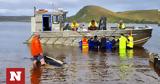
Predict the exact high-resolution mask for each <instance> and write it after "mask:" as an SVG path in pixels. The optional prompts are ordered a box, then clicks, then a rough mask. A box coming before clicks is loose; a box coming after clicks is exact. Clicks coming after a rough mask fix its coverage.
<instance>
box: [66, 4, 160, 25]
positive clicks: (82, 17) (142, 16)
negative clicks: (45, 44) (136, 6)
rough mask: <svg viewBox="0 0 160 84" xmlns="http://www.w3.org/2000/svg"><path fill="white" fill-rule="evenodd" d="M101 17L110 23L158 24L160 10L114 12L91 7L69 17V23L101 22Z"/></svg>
mask: <svg viewBox="0 0 160 84" xmlns="http://www.w3.org/2000/svg"><path fill="white" fill-rule="evenodd" d="M101 16H106V17H107V18H108V22H118V21H119V20H121V19H122V20H124V21H125V22H135V23H157V22H158V21H159V20H160V19H158V10H139V11H125V12H112V11H111V10H107V9H105V8H102V7H99V6H94V5H89V6H85V7H83V8H82V9H80V11H79V12H78V13H77V14H76V15H74V16H71V17H69V18H68V21H73V20H76V21H80V22H89V21H91V20H92V19H95V20H96V21H99V18H100V17H101Z"/></svg>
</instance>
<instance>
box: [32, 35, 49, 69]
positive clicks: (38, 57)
mask: <svg viewBox="0 0 160 84" xmlns="http://www.w3.org/2000/svg"><path fill="white" fill-rule="evenodd" d="M39 38H40V35H39V34H38V33H35V34H34V36H33V37H32V40H31V45H30V50H31V54H32V56H33V60H34V61H33V64H34V66H36V65H37V62H38V61H40V62H41V65H42V66H43V65H45V64H46V63H45V60H44V57H43V51H42V46H41V42H40V39H39Z"/></svg>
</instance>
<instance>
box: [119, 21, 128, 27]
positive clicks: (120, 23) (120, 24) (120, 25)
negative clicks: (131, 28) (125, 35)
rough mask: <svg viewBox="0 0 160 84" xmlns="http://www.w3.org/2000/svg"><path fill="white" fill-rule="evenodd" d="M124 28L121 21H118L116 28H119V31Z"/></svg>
mask: <svg viewBox="0 0 160 84" xmlns="http://www.w3.org/2000/svg"><path fill="white" fill-rule="evenodd" d="M125 27H126V26H125V24H124V23H123V20H120V21H119V23H118V28H119V29H125Z"/></svg>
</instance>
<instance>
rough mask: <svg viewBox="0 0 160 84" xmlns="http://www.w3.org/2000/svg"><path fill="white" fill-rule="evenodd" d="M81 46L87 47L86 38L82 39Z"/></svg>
mask: <svg viewBox="0 0 160 84" xmlns="http://www.w3.org/2000/svg"><path fill="white" fill-rule="evenodd" d="M82 46H88V39H87V38H83V39H82Z"/></svg>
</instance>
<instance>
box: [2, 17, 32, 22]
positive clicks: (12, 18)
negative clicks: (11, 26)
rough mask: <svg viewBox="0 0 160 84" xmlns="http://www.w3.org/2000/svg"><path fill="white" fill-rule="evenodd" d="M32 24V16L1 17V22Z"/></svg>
mask: <svg viewBox="0 0 160 84" xmlns="http://www.w3.org/2000/svg"><path fill="white" fill-rule="evenodd" d="M8 21H14V22H30V21H31V16H0V22H8Z"/></svg>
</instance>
